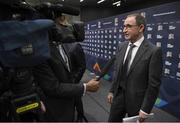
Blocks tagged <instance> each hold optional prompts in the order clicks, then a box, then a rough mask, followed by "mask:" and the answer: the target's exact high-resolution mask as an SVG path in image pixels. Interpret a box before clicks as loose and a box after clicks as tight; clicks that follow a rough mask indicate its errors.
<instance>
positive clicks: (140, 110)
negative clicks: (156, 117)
mask: <svg viewBox="0 0 180 123" xmlns="http://www.w3.org/2000/svg"><path fill="white" fill-rule="evenodd" d="M140 112H142V113H143V114H145V115H148V113H146V112H144V111H143V110H140Z"/></svg>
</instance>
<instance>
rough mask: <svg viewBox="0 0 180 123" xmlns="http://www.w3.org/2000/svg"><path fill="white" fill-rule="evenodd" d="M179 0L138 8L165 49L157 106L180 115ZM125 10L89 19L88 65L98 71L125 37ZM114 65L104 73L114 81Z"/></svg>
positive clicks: (152, 36)
mask: <svg viewBox="0 0 180 123" xmlns="http://www.w3.org/2000/svg"><path fill="white" fill-rule="evenodd" d="M179 5H180V2H175V3H170V4H164V5H160V6H155V7H151V8H147V9H142V10H138V11H133V12H130V13H135V12H139V13H141V14H143V15H144V16H145V17H146V19H147V27H146V33H145V38H147V39H148V40H150V41H151V42H153V43H154V44H155V45H157V46H159V47H162V50H163V62H164V67H163V78H162V85H161V89H160V95H159V98H158V99H157V100H156V104H155V106H156V107H158V108H161V109H163V110H165V111H167V112H169V113H171V114H173V115H174V116H176V117H178V118H180V33H179V32H180V14H179V13H180V7H179ZM130 13H125V14H121V15H117V16H113V17H109V18H103V19H99V20H94V21H91V22H87V23H86V25H85V30H86V32H85V36H86V37H85V41H84V42H83V43H82V46H83V49H84V51H85V53H86V60H87V68H88V69H89V70H90V71H91V72H95V73H96V74H99V73H100V70H101V69H102V68H103V67H104V65H105V64H106V62H107V61H108V60H109V59H111V58H112V56H113V55H115V51H116V47H117V45H118V43H121V42H123V41H124V37H123V35H122V26H123V21H124V19H125V17H126V16H127V14H130ZM95 64H96V65H95ZM112 71H113V68H111V70H110V71H109V73H108V74H107V75H106V76H105V79H107V80H109V81H111V79H112Z"/></svg>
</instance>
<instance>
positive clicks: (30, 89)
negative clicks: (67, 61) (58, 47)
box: [0, 0, 84, 121]
mask: <svg viewBox="0 0 180 123" xmlns="http://www.w3.org/2000/svg"><path fill="white" fill-rule="evenodd" d="M59 13H66V14H70V15H78V14H79V10H77V9H75V8H73V7H69V6H64V5H62V4H51V3H48V2H46V3H42V4H40V5H37V6H35V7H32V6H31V5H29V4H28V3H26V2H25V1H24V0H0V121H43V117H42V111H41V100H42V99H43V96H44V95H43V93H42V91H41V90H40V89H39V88H38V87H37V86H36V84H35V82H34V78H33V73H32V68H33V66H35V65H38V64H40V63H41V62H43V61H44V60H47V59H48V58H49V57H50V53H49V45H48V43H49V40H50V41H52V40H53V41H60V42H61V43H71V42H77V41H83V40H84V25H83V23H82V22H75V23H73V24H72V26H71V27H72V28H71V30H70V29H69V27H62V28H61V31H60V32H59V34H60V35H59V37H58V38H57V37H56V38H57V39H52V37H55V36H52V34H53V33H52V30H54V28H55V24H54V22H53V21H52V20H53V19H54V18H55V15H57V14H59ZM38 14H39V15H38ZM37 15H38V16H37ZM40 15H41V16H40ZM49 19H51V20H49ZM49 30H51V31H49ZM64 32H66V33H64Z"/></svg>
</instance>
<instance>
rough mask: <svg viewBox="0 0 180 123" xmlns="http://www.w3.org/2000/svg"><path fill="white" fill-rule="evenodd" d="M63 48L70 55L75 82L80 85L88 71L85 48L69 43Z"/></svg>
mask: <svg viewBox="0 0 180 123" xmlns="http://www.w3.org/2000/svg"><path fill="white" fill-rule="evenodd" d="M63 46H64V48H65V49H67V51H68V52H69V55H70V59H71V63H72V74H73V79H74V82H75V83H79V82H80V80H81V78H82V76H83V74H84V72H85V70H86V59H85V54H84V51H83V48H82V47H81V45H80V44H79V43H67V44H63Z"/></svg>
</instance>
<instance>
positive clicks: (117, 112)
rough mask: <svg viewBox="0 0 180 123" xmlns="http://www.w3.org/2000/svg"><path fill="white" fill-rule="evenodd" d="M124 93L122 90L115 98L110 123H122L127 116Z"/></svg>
mask: <svg viewBox="0 0 180 123" xmlns="http://www.w3.org/2000/svg"><path fill="white" fill-rule="evenodd" d="M124 96H125V95H124V92H123V91H122V90H120V91H119V92H118V94H117V95H115V96H114V98H113V103H112V104H111V109H110V115H109V119H108V122H122V119H123V118H124V117H125V115H126V108H125V97H124Z"/></svg>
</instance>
